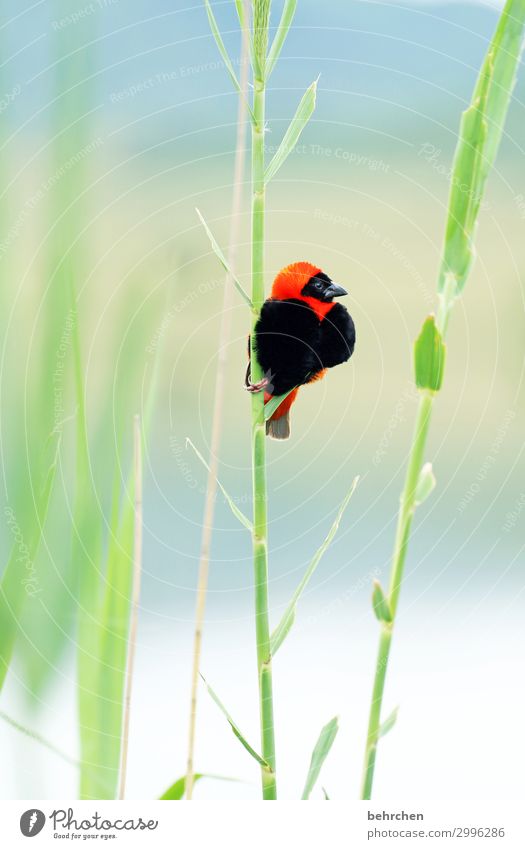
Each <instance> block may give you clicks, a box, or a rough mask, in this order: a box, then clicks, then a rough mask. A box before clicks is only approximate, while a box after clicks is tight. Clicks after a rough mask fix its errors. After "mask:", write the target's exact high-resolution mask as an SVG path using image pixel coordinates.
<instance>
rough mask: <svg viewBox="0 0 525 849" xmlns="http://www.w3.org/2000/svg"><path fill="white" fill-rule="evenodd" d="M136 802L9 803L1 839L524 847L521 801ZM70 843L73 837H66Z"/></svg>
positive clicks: (327, 847)
mask: <svg viewBox="0 0 525 849" xmlns="http://www.w3.org/2000/svg"><path fill="white" fill-rule="evenodd" d="M260 805H261V803H260V802H237V803H236V802H226V803H225V802H193V803H191V804H185V803H184V802H183V803H182V804H179V803H174V802H173V803H170V802H159V801H129V802H106V801H104V802H86V801H83V802H71V801H69V802H65V801H63V800H62V801H49V800H46V801H35V800H33V801H20V802H2V803H0V845H2V846H6V847H9V849H11V847H16V846H26V847H27V846H28V840H30V839H33V838H34V839H35V843H34V844H30V845H33V846H35V847H37V846H38V847H40V846H41V847H47V846H51V845H53V846H59V845H66V846H71V844H77V845H81V844H83V845H85V844H86V843H89V844H90V845H93V843H95V845H98V846H102V845H103V844H106V845H107V844H108V843H110V845H114V846H115V849H117V847H118V849H120V847H122V849H124V847H127V846H130V847H134V846H147V847H150V846H151V847H154V846H162V847H165V846H173V847H191V849H209V847H211V846H213V847H223V846H224V847H227V849H247V847H249V849H268V847H272V846H273V847H275V849H282V847H284V846H285V845H287V844H288V843H289V842H290V843H291V845H293V846H300V847H301V849H310V847H311V849H320V847H322V849H361V847H363V849H364V847H370V849H372V848H373V847H376V849H381V847H393V849H395V848H396V847H399V849H407V847H410V846H414V847H418V849H420V847H428V849H432V847H436V849H437V847H440V846H443V847H453V846H463V847H465V849H466V847H475V846H480V847H486V848H487V849H488V847H497V849H500V847H501V849H524V847H525V825H524V824H523V815H522V809H521V806H520V805H519V803H517V802H514V803H512V802H486V801H482V802H472V801H468V802H458V801H454V802H428V803H427V802H425V803H420V802H418V803H407V802H402V803H401V802H397V801H396V802H381V803H379V802H351V801H349V802H341V801H331V802H330V804H329V805H325V804H324V803H321V802H314V803H309V804H302V803H301V802H278V803H277V804H274V805H266V806H265V808H264V813H263V811H262V810H261V807H260ZM66 841H67V842H66Z"/></svg>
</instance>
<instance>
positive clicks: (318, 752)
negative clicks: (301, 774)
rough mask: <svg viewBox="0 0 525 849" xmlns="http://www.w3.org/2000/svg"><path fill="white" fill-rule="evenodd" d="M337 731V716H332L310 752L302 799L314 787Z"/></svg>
mask: <svg viewBox="0 0 525 849" xmlns="http://www.w3.org/2000/svg"><path fill="white" fill-rule="evenodd" d="M338 731H339V720H338V718H337V716H334V718H333V719H331V720H330V722H328V723H327V724H326V725H325V726H324V728H323V729H322V730H321V733H320V735H319V739H318V741H317V743H316V744H315V748H314V750H313V752H312V759H311V761H310V769H309V770H308V775H307V777H306V784H305V785H304V790H303V795H302V797H301V799H302V800H306V799H309V798H310V793H311V792H312V790H313V789H314V786H315V783H316V781H317V779H318V778H319V773H320V772H321V768H322V766H323V764H324V762H325V760H326V758H327V756H328V753H329V752H330V749H331V748H332V745H333V742H334V740H335V738H336V736H337V732H338Z"/></svg>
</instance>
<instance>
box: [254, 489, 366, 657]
mask: <svg viewBox="0 0 525 849" xmlns="http://www.w3.org/2000/svg"><path fill="white" fill-rule="evenodd" d="M358 483H359V475H357V477H355V478H354V480H353V482H352V486H351V487H350V490H349V492H348V493H347V495H346V496H345V498H344V500H343V503H342V504H341V506H340V507H339V510H338V511H337V516H336V517H335V519H334V522H333V524H332V527H331V528H330V530H329V531H328V534H327V535H326V538H325V540H324V542H323V543H322V545H321V546H320V547H319V548H318V549H317V551H316V553H315V555H314V557H313V558H312V560H311V561H310V564H309V565H308V568H307V570H306V572H305V573H304V575H303V577H302V579H301V581H300V583H299V585H298V587H297V589H296V590H295V592H294V594H293V596H292V598H291V600H290V603H289V604H288V607H287V608H286V610H285V612H284V614H283V616H282V618H281V621H280V622H279V624H278V625H277V627H276V629H275V630H274V631H273V633H272V636H271V638H270V650H271V653H272V655H273V654H275V652H276V651H277V649H278V648H279V646H280V645H281V644H282V642H283V641H284V639H285V638H286V636H287V635H288V633H289V631H290V629H291V627H292V625H293V623H294V621H295V611H296V607H297V602H298V601H299V599H300V597H301V595H302V593H303V592H304V590H305V588H306V586H307V585H308V582H309V581H310V579H311V577H312V575H313V574H314V572H315V570H316V569H317V567H318V565H319V562H320V560H321V558H322V557H323V555H324V554H325V552H326V550H327V549H328V548H329V546H330V545H331V543H332V541H333V539H334V537H335V535H336V533H337V529H338V528H339V525H340V523H341V519H342V518H343V514H344V512H345V510H346V508H347V507H348V504H349V502H350V499H351V498H352V495H353V494H354V492H355V489H356V486H357V484H358Z"/></svg>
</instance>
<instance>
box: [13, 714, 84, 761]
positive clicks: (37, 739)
mask: <svg viewBox="0 0 525 849" xmlns="http://www.w3.org/2000/svg"><path fill="white" fill-rule="evenodd" d="M0 719H3V720H4V722H6V723H7V724H8V725H10V726H11V727H12V728H14V729H15V730H16V731H19V732H20V734H24V736H25V737H29V739H30V740H32V741H33V742H34V743H38V744H39V745H40V746H43V748H44V749H47V750H48V751H50V752H52V753H53V754H54V755H57V757H59V758H61V759H62V760H63V761H65V762H66V763H68V764H69V765H70V766H74V767H76V768H77V769H78V768H79V767H80V761H77V760H76V758H73V757H71V755H68V754H67V752H63V751H62V749H59V748H58V746H55V744H54V743H51V742H50V741H49V740H46V738H45V737H42V735H41V734H39V733H38V732H37V731H33V730H32V729H31V728H26V726H25V725H21V723H20V722H18V721H17V720H16V719H13V718H12V717H11V716H9V715H8V714H7V713H4V711H3V710H0Z"/></svg>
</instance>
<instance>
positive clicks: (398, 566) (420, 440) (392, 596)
mask: <svg viewBox="0 0 525 849" xmlns="http://www.w3.org/2000/svg"><path fill="white" fill-rule="evenodd" d="M432 402H433V395H432V394H431V393H430V392H425V393H423V394H422V396H421V398H420V401H419V410H418V415H417V421H416V429H415V433H414V439H413V442H412V448H411V451H410V459H409V463H408V469H407V474H406V480H405V486H404V489H403V493H402V495H401V504H400V508H399V515H398V521H397V531H396V540H395V545H394V555H393V560H392V570H391V577H390V589H389V594H388V603H389V606H390V610H391V612H392V621H391V622H382V623H381V635H380V638H379V650H378V653H377V662H376V671H375V678H374V687H373V692H372V703H371V706H370V717H369V721H368V733H367V738H366V752H365V764H364V771H363V786H362V794H361V798H362V799H370V797H371V794H372V782H373V779H374V766H375V759H376V751H377V741H378V739H379V728H380V724H381V706H382V702H383V692H384V688H385V679H386V671H387V667H388V659H389V656H390V647H391V645H392V632H393V629H394V622H395V615H396V609H397V602H398V598H399V591H400V589H401V582H402V580H403V569H404V565H405V557H406V552H407V546H408V539H409V535H410V527H411V525H412V519H413V516H414V510H415V505H416V501H415V497H416V487H417V483H418V479H419V474H420V471H421V467H422V465H423V457H424V452H425V445H426V441H427V434H428V428H429V424H430V414H431V412H432Z"/></svg>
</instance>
